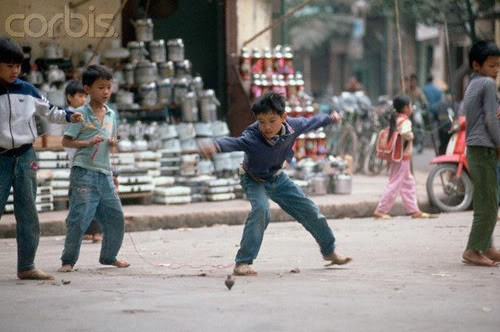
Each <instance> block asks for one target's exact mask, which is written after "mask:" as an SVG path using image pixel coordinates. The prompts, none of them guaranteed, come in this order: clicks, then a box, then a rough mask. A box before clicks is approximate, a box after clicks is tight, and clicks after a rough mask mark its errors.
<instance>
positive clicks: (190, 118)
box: [182, 92, 198, 122]
mask: <svg viewBox="0 0 500 332" xmlns="http://www.w3.org/2000/svg"><path fill="white" fill-rule="evenodd" d="M182 120H183V121H184V122H197V121H198V107H197V106H196V94H195V93H194V92H188V93H187V94H186V95H185V96H184V99H183V100H182Z"/></svg>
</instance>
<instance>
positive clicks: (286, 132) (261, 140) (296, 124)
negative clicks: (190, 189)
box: [201, 92, 351, 276]
mask: <svg viewBox="0 0 500 332" xmlns="http://www.w3.org/2000/svg"><path fill="white" fill-rule="evenodd" d="M252 112H253V113H254V114H255V116H256V118H257V122H255V123H254V124H252V125H251V126H249V127H248V128H247V129H246V130H245V131H244V132H243V134H242V135H241V136H240V137H222V138H218V139H217V140H216V141H215V144H214V145H203V146H201V150H202V152H203V153H204V154H205V155H208V156H211V155H213V154H214V153H216V152H230V151H245V158H244V161H243V164H242V166H241V168H240V181H241V185H242V187H243V190H244V192H245V194H246V196H247V198H248V200H249V201H250V203H251V205H252V209H251V211H250V214H249V215H248V218H247V220H246V221H245V228H244V230H243V236H242V239H241V244H240V249H239V250H238V253H237V254H236V266H235V268H234V274H235V275H242V276H246V275H256V274H257V273H256V272H255V271H254V270H253V269H252V268H251V267H250V265H251V264H252V263H253V260H254V259H255V258H257V255H258V253H259V250H260V246H261V244H262V239H263V236H264V231H265V229H266V227H267V225H268V223H269V220H270V212H269V202H268V198H271V199H272V200H273V201H274V202H276V203H278V205H279V206H280V207H281V208H282V209H283V210H284V211H285V212H286V213H288V214H289V215H290V216H292V217H293V218H295V219H296V220H297V221H298V222H300V223H301V224H302V225H303V226H304V228H305V229H306V230H307V231H308V232H309V233H311V235H312V236H313V237H314V239H315V240H316V242H317V243H318V244H319V246H320V250H321V254H322V255H323V259H324V260H326V261H330V262H331V263H332V264H339V265H342V264H347V263H349V262H350V261H351V258H350V257H344V256H341V255H338V254H336V253H335V238H334V236H333V232H332V230H331V229H330V227H329V226H328V224H327V222H326V218H325V217H324V216H323V215H322V214H321V212H320V211H319V209H318V207H317V206H316V205H315V204H314V203H313V202H312V201H311V200H310V199H309V198H307V197H306V196H305V195H304V193H303V192H302V190H301V189H300V188H299V187H298V186H297V185H295V184H294V183H293V181H292V180H291V179H290V178H289V177H288V175H286V174H285V173H284V172H282V171H281V168H282V166H283V163H284V161H285V160H290V159H291V158H292V157H293V150H292V147H293V145H294V142H295V140H296V139H297V137H298V136H299V135H301V134H302V133H304V132H307V131H310V130H314V129H317V128H319V127H324V126H327V125H330V124H332V123H333V122H335V121H338V119H339V115H338V114H337V113H333V114H332V115H331V116H328V115H324V114H323V115H318V116H315V117H312V118H308V119H306V118H289V119H287V118H286V113H285V100H284V98H283V97H282V96H281V95H279V94H277V93H275V92H269V93H267V94H264V95H263V96H261V97H260V98H259V99H257V100H256V101H255V102H254V104H253V106H252Z"/></svg>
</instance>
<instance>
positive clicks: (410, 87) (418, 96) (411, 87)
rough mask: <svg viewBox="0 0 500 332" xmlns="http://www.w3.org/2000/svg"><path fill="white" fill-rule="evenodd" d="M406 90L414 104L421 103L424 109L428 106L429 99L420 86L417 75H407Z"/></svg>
mask: <svg viewBox="0 0 500 332" xmlns="http://www.w3.org/2000/svg"><path fill="white" fill-rule="evenodd" d="M404 92H405V94H406V95H408V96H409V97H410V101H411V103H412V105H415V104H419V105H420V106H421V107H422V108H423V109H426V108H427V106H428V104H427V99H426V98H425V95H424V93H423V92H422V90H420V88H419V87H418V79H417V75H415V74H411V75H410V77H408V76H407V77H405V91H404Z"/></svg>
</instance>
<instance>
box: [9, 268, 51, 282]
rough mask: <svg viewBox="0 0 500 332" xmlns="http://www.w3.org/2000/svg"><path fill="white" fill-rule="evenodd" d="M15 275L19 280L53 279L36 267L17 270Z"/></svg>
mask: <svg viewBox="0 0 500 332" xmlns="http://www.w3.org/2000/svg"><path fill="white" fill-rule="evenodd" d="M17 277H18V278H19V279H21V280H54V277H53V276H51V275H50V274H47V273H45V272H42V271H40V270H37V269H32V270H28V271H23V272H18V273H17Z"/></svg>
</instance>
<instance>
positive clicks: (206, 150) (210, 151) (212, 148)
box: [199, 143, 219, 158]
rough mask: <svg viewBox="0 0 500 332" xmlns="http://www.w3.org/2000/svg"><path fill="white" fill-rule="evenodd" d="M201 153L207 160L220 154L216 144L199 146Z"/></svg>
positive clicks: (201, 144)
mask: <svg viewBox="0 0 500 332" xmlns="http://www.w3.org/2000/svg"><path fill="white" fill-rule="evenodd" d="M199 150H200V153H201V154H202V155H203V156H204V157H205V158H211V157H212V156H213V155H214V154H216V153H217V152H219V150H218V149H217V146H216V145H215V144H214V143H200V144H199Z"/></svg>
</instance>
